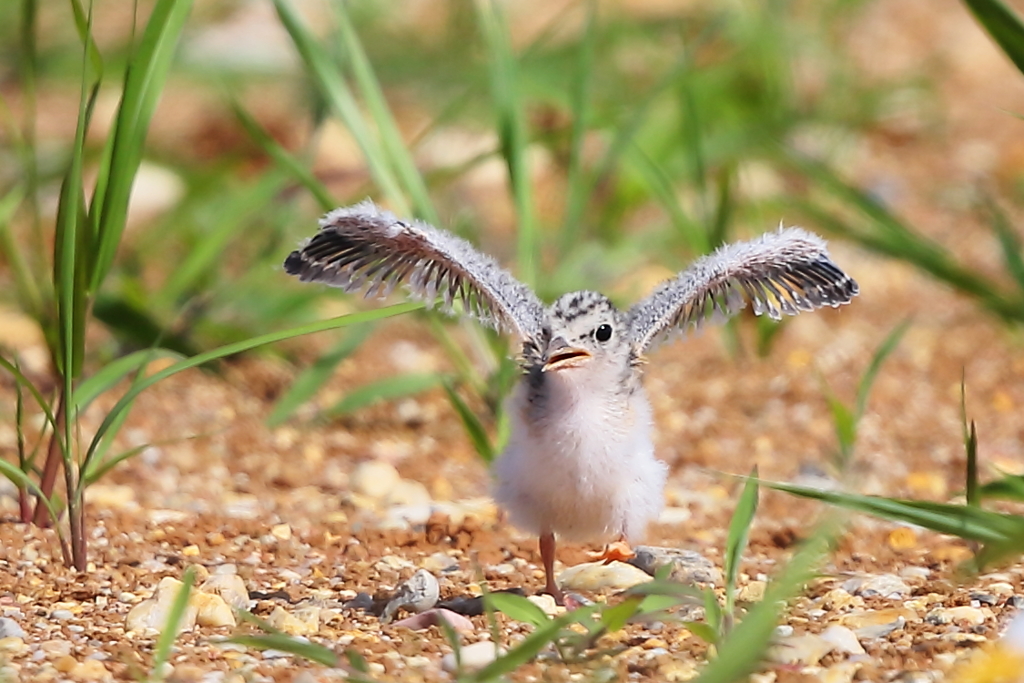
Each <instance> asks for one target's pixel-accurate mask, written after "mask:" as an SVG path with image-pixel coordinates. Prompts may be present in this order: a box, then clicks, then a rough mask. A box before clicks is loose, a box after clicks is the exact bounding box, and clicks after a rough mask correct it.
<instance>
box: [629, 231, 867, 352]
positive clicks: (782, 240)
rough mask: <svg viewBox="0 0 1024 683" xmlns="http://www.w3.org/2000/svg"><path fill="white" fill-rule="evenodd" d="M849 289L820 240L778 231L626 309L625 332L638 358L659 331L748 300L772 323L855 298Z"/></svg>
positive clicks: (713, 258) (721, 313) (717, 256)
mask: <svg viewBox="0 0 1024 683" xmlns="http://www.w3.org/2000/svg"><path fill="white" fill-rule="evenodd" d="M857 292H858V287H857V283H856V282H854V281H853V279H852V278H851V277H850V276H849V275H847V274H846V273H844V272H843V271H842V270H840V269H839V267H838V266H837V265H836V264H835V263H833V262H832V259H831V258H830V257H829V255H828V250H827V248H826V246H825V241H824V240H823V239H821V238H820V237H818V236H817V235H814V234H812V233H809V232H807V231H806V230H801V229H800V228H788V229H785V230H783V229H780V230H778V231H776V232H773V233H768V234H765V235H762V236H761V237H759V238H757V239H754V240H751V241H749V242H739V243H736V244H728V245H725V246H723V247H721V248H719V249H718V250H717V251H715V252H714V253H713V254H711V255H709V256H704V257H702V258H700V259H698V260H697V261H695V262H694V263H693V265H691V266H690V267H689V268H687V269H686V270H684V271H683V272H682V273H680V274H679V275H678V276H677V277H676V278H674V279H672V280H669V281H667V282H665V283H664V284H662V285H661V286H660V287H658V288H657V289H656V290H655V291H654V292H653V293H652V294H651V295H650V296H648V297H647V298H646V299H644V300H643V301H640V302H638V303H637V304H635V305H634V306H633V307H632V308H630V309H629V312H628V314H627V320H628V323H629V332H630V335H631V339H632V341H633V344H634V348H636V349H637V351H638V352H643V350H644V349H646V348H648V347H649V346H650V345H651V343H652V342H653V341H654V340H655V339H656V338H657V337H658V335H659V334H660V333H662V332H666V331H668V330H670V329H682V330H685V329H686V328H687V327H689V326H692V327H694V328H696V327H699V326H700V325H701V324H702V323H703V322H704V321H705V320H707V319H709V318H725V317H728V316H730V315H732V314H734V313H736V312H737V311H739V310H740V309H741V308H743V306H744V305H745V304H746V300H750V301H752V302H753V305H754V313H756V314H758V315H762V314H764V313H767V314H768V316H769V317H771V318H772V319H774V320H779V319H781V318H782V314H783V313H785V314H786V315H796V314H797V313H799V312H800V311H813V310H814V309H816V308H820V307H822V306H832V307H833V308H835V307H838V306H839V305H841V304H845V303H849V301H850V300H851V299H852V298H853V297H854V296H856V295H857Z"/></svg>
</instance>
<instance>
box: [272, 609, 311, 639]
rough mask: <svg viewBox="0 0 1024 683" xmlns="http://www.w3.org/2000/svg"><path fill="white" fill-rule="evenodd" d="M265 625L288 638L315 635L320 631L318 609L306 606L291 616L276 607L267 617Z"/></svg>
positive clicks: (284, 610)
mask: <svg viewBox="0 0 1024 683" xmlns="http://www.w3.org/2000/svg"><path fill="white" fill-rule="evenodd" d="M267 623H268V624H270V625H271V626H273V627H274V628H276V629H278V630H279V631H284V632H285V633H287V634H288V635H290V636H310V635H315V634H316V633H317V632H318V631H319V630H320V608H319V607H313V606H308V607H305V608H303V609H299V610H296V611H295V613H294V614H293V613H291V612H289V611H288V610H286V609H285V608H283V607H281V606H280V605H277V606H276V607H274V611H273V612H271V613H270V615H269V616H267Z"/></svg>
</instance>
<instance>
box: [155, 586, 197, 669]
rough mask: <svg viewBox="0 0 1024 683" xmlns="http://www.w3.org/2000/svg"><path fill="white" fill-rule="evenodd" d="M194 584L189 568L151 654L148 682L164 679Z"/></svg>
mask: <svg viewBox="0 0 1024 683" xmlns="http://www.w3.org/2000/svg"><path fill="white" fill-rule="evenodd" d="M195 582H196V570H195V568H194V567H189V568H188V569H186V570H185V573H184V574H183V575H182V577H181V584H182V585H181V588H179V589H178V593H177V595H175V596H174V602H172V603H171V609H170V611H168V612H167V621H166V622H165V623H164V624H163V628H162V629H161V631H160V637H159V638H157V641H156V649H155V650H154V653H153V673H152V675H151V676H150V677H149V680H150V681H162V680H164V678H165V676H164V672H165V669H167V660H168V659H169V658H170V656H171V646H172V645H174V640H175V638H177V637H178V629H179V628H180V626H181V618H182V617H183V616H185V610H186V608H188V599H189V597H190V596H191V594H192V586H193V585H194V584H195Z"/></svg>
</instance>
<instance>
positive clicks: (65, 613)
mask: <svg viewBox="0 0 1024 683" xmlns="http://www.w3.org/2000/svg"><path fill="white" fill-rule="evenodd" d="M50 618H51V619H56V620H57V621H67V620H68V619H74V618H75V614H74V612H72V611H71V610H67V609H55V610H53V611H52V612H50Z"/></svg>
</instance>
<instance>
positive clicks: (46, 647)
mask: <svg viewBox="0 0 1024 683" xmlns="http://www.w3.org/2000/svg"><path fill="white" fill-rule="evenodd" d="M39 649H40V650H42V651H43V652H45V653H46V654H48V655H50V656H51V657H55V656H64V655H69V654H71V643H70V642H68V641H66V640H44V641H43V642H41V643H39Z"/></svg>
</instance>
